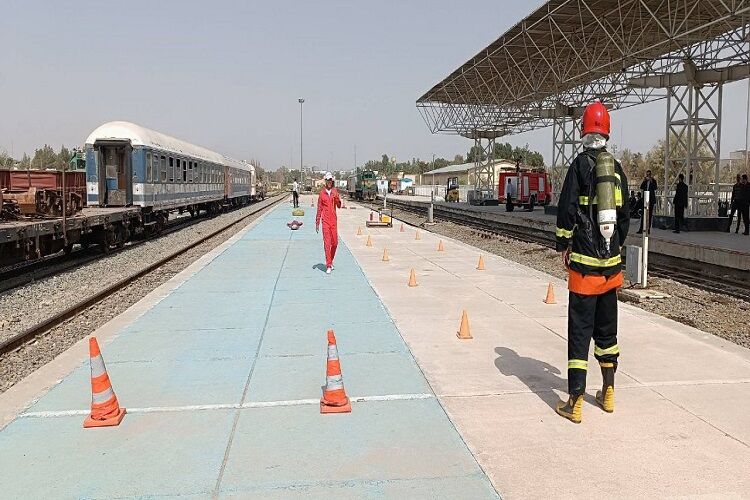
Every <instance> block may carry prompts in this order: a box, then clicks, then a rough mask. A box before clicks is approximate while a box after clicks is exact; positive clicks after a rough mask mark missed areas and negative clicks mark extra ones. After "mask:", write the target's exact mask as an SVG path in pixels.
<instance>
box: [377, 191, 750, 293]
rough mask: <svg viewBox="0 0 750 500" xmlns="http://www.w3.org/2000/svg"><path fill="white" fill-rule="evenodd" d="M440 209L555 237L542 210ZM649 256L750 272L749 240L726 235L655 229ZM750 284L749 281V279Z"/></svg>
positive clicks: (418, 200) (410, 199) (413, 199)
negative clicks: (477, 215) (528, 228)
mask: <svg viewBox="0 0 750 500" xmlns="http://www.w3.org/2000/svg"><path fill="white" fill-rule="evenodd" d="M388 198H389V199H393V200H397V201H399V202H404V203H414V204H420V205H421V204H428V203H429V202H430V200H429V198H427V197H424V196H403V195H388ZM435 205H436V206H437V207H440V209H443V210H449V211H459V212H460V211H467V210H468V211H471V212H472V213H476V214H480V215H481V216H482V217H485V218H487V219H489V220H496V221H500V222H503V223H506V224H512V225H516V226H522V227H530V228H534V229H539V230H542V231H544V232H547V233H549V234H550V237H551V238H553V237H554V236H553V235H554V233H555V222H556V220H557V219H556V216H555V215H548V214H545V213H544V210H543V209H542V207H536V209H535V210H534V211H533V212H526V211H523V210H519V209H516V210H515V211H513V212H506V211H505V206H495V207H483V206H473V205H469V204H468V203H445V202H437V203H435ZM639 224H640V220H639V219H632V220H631V234H630V236H628V241H627V244H629V245H636V246H641V241H642V239H641V237H640V236H638V235H636V234H635V232H636V231H637V230H638V225H639ZM649 254H650V255H652V256H653V257H655V258H657V259H658V258H659V257H662V258H664V257H667V258H668V257H673V258H679V259H685V260H688V261H692V262H694V263H695V264H696V265H700V264H710V265H712V266H717V267H726V268H730V269H736V270H740V271H750V236H743V235H742V234H734V233H731V234H730V233H723V232H705V231H704V232H698V231H689V232H686V231H683V232H681V233H679V234H675V233H673V232H672V231H671V230H663V229H655V228H654V229H652V231H651V239H650V242H649ZM747 279H749V280H750V278H747Z"/></svg>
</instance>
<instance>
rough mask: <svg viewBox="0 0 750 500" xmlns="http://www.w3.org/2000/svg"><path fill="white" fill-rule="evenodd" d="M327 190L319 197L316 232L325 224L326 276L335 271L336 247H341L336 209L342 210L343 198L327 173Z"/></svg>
mask: <svg viewBox="0 0 750 500" xmlns="http://www.w3.org/2000/svg"><path fill="white" fill-rule="evenodd" d="M324 179H325V188H324V189H322V190H321V191H320V194H319V195H318V212H317V214H316V215H315V232H320V223H321V221H322V222H323V249H324V251H325V254H326V274H331V271H332V270H333V258H334V257H335V256H336V247H338V245H339V236H338V220H337V218H336V209H337V208H341V197H340V196H339V192H338V190H337V189H336V188H335V187H333V174H331V172H326V175H325V177H324Z"/></svg>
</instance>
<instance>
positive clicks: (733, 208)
mask: <svg viewBox="0 0 750 500" xmlns="http://www.w3.org/2000/svg"><path fill="white" fill-rule="evenodd" d="M741 179H742V178H741V177H740V174H737V182H735V183H734V186H732V200H731V201H730V202H729V224H727V232H730V231H731V230H732V219H734V213H735V212H737V211H738V208H737V199H738V198H739V196H740V189H742V182H741ZM741 220H742V214H741V213H739V214H737V227H736V228H735V230H734V232H735V233H736V232H738V231H739V230H740V221H741Z"/></svg>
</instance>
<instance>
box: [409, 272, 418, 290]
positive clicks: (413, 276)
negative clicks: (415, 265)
mask: <svg viewBox="0 0 750 500" xmlns="http://www.w3.org/2000/svg"><path fill="white" fill-rule="evenodd" d="M409 286H417V275H416V273H415V272H414V269H412V270H411V273H409Z"/></svg>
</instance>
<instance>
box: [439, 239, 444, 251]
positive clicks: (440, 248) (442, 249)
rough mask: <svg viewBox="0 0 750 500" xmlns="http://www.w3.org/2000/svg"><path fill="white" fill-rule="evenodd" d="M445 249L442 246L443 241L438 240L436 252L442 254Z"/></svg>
mask: <svg viewBox="0 0 750 500" xmlns="http://www.w3.org/2000/svg"><path fill="white" fill-rule="evenodd" d="M444 251H445V247H444V246H443V240H440V243H438V252H444Z"/></svg>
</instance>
